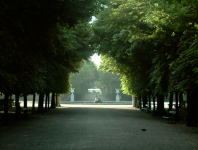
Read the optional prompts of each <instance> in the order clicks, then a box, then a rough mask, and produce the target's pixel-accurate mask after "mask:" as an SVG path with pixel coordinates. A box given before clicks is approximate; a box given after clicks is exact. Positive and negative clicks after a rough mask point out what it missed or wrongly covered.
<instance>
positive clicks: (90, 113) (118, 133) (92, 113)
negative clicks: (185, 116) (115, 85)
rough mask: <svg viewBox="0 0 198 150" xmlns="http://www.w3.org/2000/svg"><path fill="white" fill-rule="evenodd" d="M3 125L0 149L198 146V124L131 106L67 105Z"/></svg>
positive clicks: (162, 148)
mask: <svg viewBox="0 0 198 150" xmlns="http://www.w3.org/2000/svg"><path fill="white" fill-rule="evenodd" d="M0 128H1V132H0V150H8V149H9V150H14V149H16V150H23V149H24V150H40V149H48V150H51V149H52V150H53V149H56V150H58V149H64V150H65V149H118V150H120V149H124V150H125V149H158V150H159V149H160V150H165V149H166V150H167V149H169V150H171V149H174V150H177V149H180V150H181V149H182V150H185V149H198V128H188V127H186V126H185V124H181V123H177V124H168V123H166V122H164V120H162V118H161V117H153V116H152V115H151V114H147V113H144V112H141V111H139V110H138V109H135V108H132V107H131V106H130V105H128V106H127V105H122V106H121V105H114V106H113V105H92V106H90V105H63V106H62V107H58V108H57V109H54V110H51V111H49V112H48V113H46V114H44V115H38V116H34V117H33V118H31V119H28V120H27V121H22V122H20V123H18V124H16V125H14V126H10V127H9V126H8V127H0ZM141 129H146V131H142V130H141Z"/></svg>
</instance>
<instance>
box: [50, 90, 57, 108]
mask: <svg viewBox="0 0 198 150" xmlns="http://www.w3.org/2000/svg"><path fill="white" fill-rule="evenodd" d="M54 97H55V93H52V101H51V108H56V105H55V99H54Z"/></svg>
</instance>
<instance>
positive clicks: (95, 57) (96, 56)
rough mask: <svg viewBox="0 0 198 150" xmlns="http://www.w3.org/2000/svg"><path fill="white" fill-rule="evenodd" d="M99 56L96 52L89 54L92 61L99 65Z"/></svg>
mask: <svg viewBox="0 0 198 150" xmlns="http://www.w3.org/2000/svg"><path fill="white" fill-rule="evenodd" d="M100 57H101V56H98V54H96V53H95V54H94V55H93V56H91V59H92V61H93V62H94V63H95V64H96V65H97V66H98V67H99V66H100V62H101V58H100Z"/></svg>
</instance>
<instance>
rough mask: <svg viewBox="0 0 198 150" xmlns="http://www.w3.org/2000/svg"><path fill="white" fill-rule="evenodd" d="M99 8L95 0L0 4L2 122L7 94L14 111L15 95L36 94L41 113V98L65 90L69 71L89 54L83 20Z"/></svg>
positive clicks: (33, 0) (86, 25) (8, 0)
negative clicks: (11, 100)
mask: <svg viewBox="0 0 198 150" xmlns="http://www.w3.org/2000/svg"><path fill="white" fill-rule="evenodd" d="M101 9H102V5H101V3H100V1H98V0H86V1H84V0H72V1H68V0H65V1H64V0H48V1H40V0H28V1H26V0H1V1H0V20H1V22H0V64H1V65H0V91H1V92H2V93H4V95H5V100H4V112H5V118H7V114H8V98H9V95H11V94H14V95H15V96H16V106H17V108H19V96H20V95H23V96H24V97H26V96H27V95H29V94H34V93H38V94H40V102H39V104H40V105H39V106H40V108H39V111H41V112H42V111H43V105H42V103H43V98H44V94H47V95H49V93H53V95H54V93H67V92H68V91H69V90H70V84H69V77H70V73H71V72H77V70H78V69H79V68H80V66H81V65H82V63H83V61H84V60H87V59H88V58H89V57H90V56H91V55H92V54H93V50H92V49H91V48H90V44H89V43H88V42H89V38H90V35H91V30H90V24H89V21H90V20H91V18H92V16H93V15H95V14H96V13H98V12H99V11H100V10H101ZM53 97H54V96H53ZM53 104H54V102H52V108H53V107H54V106H53ZM24 107H27V98H24Z"/></svg>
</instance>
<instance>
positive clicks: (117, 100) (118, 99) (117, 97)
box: [115, 89, 120, 102]
mask: <svg viewBox="0 0 198 150" xmlns="http://www.w3.org/2000/svg"><path fill="white" fill-rule="evenodd" d="M115 90H116V102H119V101H120V95H119V93H120V89H115Z"/></svg>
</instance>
